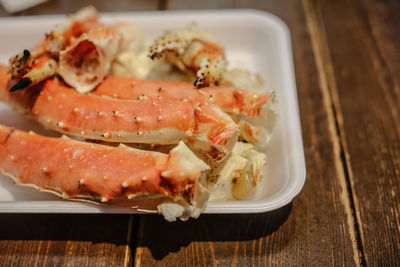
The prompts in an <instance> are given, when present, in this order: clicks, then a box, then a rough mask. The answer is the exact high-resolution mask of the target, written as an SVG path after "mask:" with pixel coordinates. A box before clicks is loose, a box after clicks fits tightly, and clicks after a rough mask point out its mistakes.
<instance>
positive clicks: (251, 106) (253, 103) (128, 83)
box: [92, 76, 271, 117]
mask: <svg viewBox="0 0 400 267" xmlns="http://www.w3.org/2000/svg"><path fill="white" fill-rule="evenodd" d="M92 94H96V95H107V96H113V97H116V98H119V99H151V100H154V99H159V98H162V99H174V100H180V101H189V102H192V103H204V102H209V103H214V104H217V105H218V106H220V107H221V109H222V110H224V111H225V112H229V113H234V114H242V115H247V116H251V117H255V116H259V115H260V111H261V108H262V106H263V105H264V104H266V103H267V102H268V99H269V97H270V94H271V93H270V92H267V93H261V94H259V93H254V92H251V91H249V90H245V89H233V88H231V87H221V86H209V87H203V88H202V89H200V90H199V89H196V88H195V87H194V86H193V85H192V84H191V83H187V82H176V81H161V80H142V79H136V78H128V77H117V76H108V77H106V79H105V80H104V81H103V82H102V83H101V84H100V85H99V86H98V87H97V88H96V89H95V90H94V91H92Z"/></svg>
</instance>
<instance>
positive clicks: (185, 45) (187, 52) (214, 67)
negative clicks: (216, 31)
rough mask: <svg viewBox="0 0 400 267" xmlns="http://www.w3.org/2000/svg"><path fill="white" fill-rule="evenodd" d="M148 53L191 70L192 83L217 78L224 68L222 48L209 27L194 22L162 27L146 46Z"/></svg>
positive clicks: (212, 81)
mask: <svg viewBox="0 0 400 267" xmlns="http://www.w3.org/2000/svg"><path fill="white" fill-rule="evenodd" d="M149 56H150V58H152V59H161V58H163V59H166V60H167V61H168V62H171V63H172V64H174V65H175V66H176V67H178V68H179V69H180V70H183V71H186V72H189V73H192V74H194V75H195V76H196V80H195V82H194V85H195V86H196V87H203V86H207V85H209V84H212V83H215V82H218V81H219V80H221V78H222V75H223V73H224V72H225V68H226V60H225V53H224V50H223V48H222V47H221V46H220V45H219V44H218V43H217V41H216V38H215V37H214V35H213V34H212V33H211V32H210V31H208V30H206V29H202V28H200V27H198V26H197V25H196V24H189V25H187V26H185V27H182V28H176V29H173V30H169V31H166V32H165V34H164V35H163V36H161V37H160V38H158V39H157V40H156V41H155V42H154V44H153V45H152V46H151V47H150V52H149Z"/></svg>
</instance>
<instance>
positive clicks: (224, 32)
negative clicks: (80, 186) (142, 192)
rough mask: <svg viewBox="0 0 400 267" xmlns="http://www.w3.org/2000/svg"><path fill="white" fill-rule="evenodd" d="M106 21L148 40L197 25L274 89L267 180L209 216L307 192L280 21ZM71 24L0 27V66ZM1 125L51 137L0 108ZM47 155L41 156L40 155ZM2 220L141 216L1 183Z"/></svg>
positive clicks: (219, 17) (213, 15)
mask: <svg viewBox="0 0 400 267" xmlns="http://www.w3.org/2000/svg"><path fill="white" fill-rule="evenodd" d="M102 19H104V20H115V19H117V20H120V21H132V22H134V23H136V24H137V25H139V26H140V27H141V28H142V29H143V30H144V32H145V34H146V36H147V37H148V38H149V39H152V38H155V37H157V36H159V35H160V34H162V32H163V31H164V30H165V29H168V28H172V27H177V26H179V25H184V24H187V23H189V22H193V21H195V22H197V23H198V24H199V25H200V26H202V27H206V28H210V29H212V30H213V31H215V33H216V35H217V37H218V40H219V41H220V42H221V43H222V44H223V45H224V46H225V48H226V54H227V57H228V61H229V62H230V66H231V67H233V66H241V67H246V68H248V69H249V70H251V71H255V72H258V73H260V75H261V76H262V78H263V79H264V81H265V83H266V86H265V90H270V89H274V90H275V91H276V93H277V99H278V103H277V104H276V106H275V111H276V113H278V114H279V117H278V119H277V121H276V125H275V130H274V133H273V136H272V139H271V141H270V144H269V146H268V147H267V149H266V150H265V151H264V152H265V153H266V154H267V160H268V163H267V166H266V168H265V170H264V177H263V180H262V182H261V183H260V184H259V186H258V188H257V192H256V193H255V195H254V200H247V201H224V202H209V203H208V206H207V209H206V210H205V213H256V212H266V211H271V210H274V209H277V208H280V207H282V206H284V205H286V204H288V203H289V202H291V201H292V199H293V198H294V197H295V196H296V195H297V194H298V193H299V192H300V190H301V189H302V187H303V184H304V182H305V176H306V170H305V161H304V151H303V144H302V137H301V127H300V117H299V110H298V103H297V94H296V87H295V76H294V68H293V59H292V52H291V43H290V34H289V31H288V28H287V26H286V25H285V23H284V22H282V21H281V20H280V19H279V18H277V17H276V16H274V15H271V14H269V13H266V12H261V11H254V10H225V11H220V10H219V11H200V12H198V11H196V12H192V11H189V12H188V11H185V12H140V13H113V14H102ZM63 20H64V16H58V15H57V16H35V17H17V18H1V19H0V36H1V42H0V62H1V63H3V64H5V63H7V60H8V58H9V57H10V56H11V55H14V54H16V53H17V52H19V51H21V50H22V49H24V48H31V47H33V46H34V45H35V44H37V43H38V42H40V40H41V39H42V38H43V36H44V33H45V32H46V31H48V30H49V29H51V28H52V27H53V26H54V25H56V24H58V23H60V22H62V21H63ZM0 124H4V125H8V126H14V127H17V128H19V129H22V130H35V131H36V132H38V133H44V132H43V131H44V130H43V129H41V128H40V126H38V125H37V124H36V123H35V122H33V121H30V120H27V119H26V118H24V117H23V116H21V115H18V114H15V113H13V112H12V111H11V110H10V109H9V108H8V107H7V106H6V105H4V104H2V103H0ZM38 153H40V151H38ZM0 212H28V213H139V212H138V211H137V210H134V209H126V208H110V207H103V206H101V205H94V204H87V203H81V202H73V201H64V200H60V199H59V198H57V197H56V196H54V195H52V194H49V193H44V192H38V191H36V190H34V189H32V188H27V187H18V186H15V185H14V184H13V183H12V182H11V179H9V178H8V177H5V176H1V175H0Z"/></svg>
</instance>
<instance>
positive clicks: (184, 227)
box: [0, 0, 400, 266]
mask: <svg viewBox="0 0 400 267" xmlns="http://www.w3.org/2000/svg"><path fill="white" fill-rule="evenodd" d="M88 4H93V5H95V6H96V7H97V8H98V9H99V10H100V11H103V12H112V11H138V10H166V9H182V10H183V9H221V8H255V9H260V10H265V11H268V12H271V13H273V14H276V15H278V16H279V17H281V18H282V19H283V20H284V21H285V22H286V23H287V24H288V26H289V28H290V31H291V36H292V43H293V52H294V63H295V70H296V80H297V89H298V97H299V104H300V113H301V121H302V131H303V139H304V148H305V154H306V162H307V181H306V184H305V187H304V189H303V191H302V192H301V193H300V195H299V196H298V197H296V198H295V200H294V201H293V203H292V204H290V205H288V206H286V207H284V208H282V209H280V210H277V211H274V212H270V213H265V214H256V215H203V216H201V217H200V218H199V219H198V220H190V221H188V222H176V223H167V222H165V221H164V220H163V219H162V218H161V217H159V216H140V215H61V214H51V215H43V214H1V215H0V265H1V266H43V265H45V266H64V265H68V266H130V265H135V266H195V265H196V266H197V265H201V266H208V265H212V266H244V265H246V266H247V265H249V266H272V265H274V266H292V265H301V266H326V265H336V266H343V265H345V266H353V265H356V266H360V265H361V266H367V265H368V266H400V249H399V248H400V118H399V117H400V113H399V109H400V108H399V104H400V76H399V75H398V74H399V73H400V52H399V51H400V49H399V48H400V16H399V12H400V1H396V0H381V1H378V0H358V1H352V0H304V1H300V0H284V1H282V0H268V1H249V0H222V1H211V0H203V1H185V0H171V1H168V0H160V1H152V0H148V1H147V0H141V1H140V0H138V1H133V0H131V1H129V0H113V1H108V0H102V1H88V0H83V1H69V0H53V1H50V2H47V3H44V4H42V5H40V6H37V7H34V8H32V9H30V10H27V11H24V12H21V13H19V14H16V15H41V14H57V13H72V12H74V11H76V10H77V9H78V8H80V7H82V6H85V5H88ZM0 15H1V16H8V14H6V12H5V11H4V10H2V9H0Z"/></svg>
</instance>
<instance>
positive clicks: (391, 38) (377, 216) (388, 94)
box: [314, 0, 400, 266]
mask: <svg viewBox="0 0 400 267" xmlns="http://www.w3.org/2000/svg"><path fill="white" fill-rule="evenodd" d="M314 9H315V10H316V12H317V13H319V24H320V25H321V32H320V34H321V36H320V40H322V41H323V40H324V39H325V43H324V45H325V47H329V49H326V50H325V52H324V53H325V54H326V55H325V62H324V64H325V65H326V66H328V67H327V68H328V69H331V70H330V72H331V73H332V76H334V79H335V83H334V84H331V85H330V89H331V93H332V95H333V100H334V106H335V107H336V116H337V118H338V126H339V130H340V135H341V141H342V146H343V152H344V159H345V160H346V165H347V166H348V176H349V180H350V184H351V188H352V193H353V199H354V204H355V210H356V215H357V221H358V223H359V225H360V232H361V235H360V238H361V241H362V246H363V250H364V254H365V261H366V262H365V263H366V264H367V265H373V266H383V265H385V266H399V265H400V204H399V203H400V195H399V193H400V179H399V178H400V118H399V116H400V115H399V114H400V108H399V103H400V83H399V77H398V75H397V74H398V73H399V70H400V63H399V62H400V61H399V58H400V56H399V53H398V47H399V44H400V42H399V41H400V32H399V30H398V29H399V26H400V18H399V16H398V12H399V11H400V2H398V1H372V0H371V1H347V0H341V1H317V2H315V3H314Z"/></svg>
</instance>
